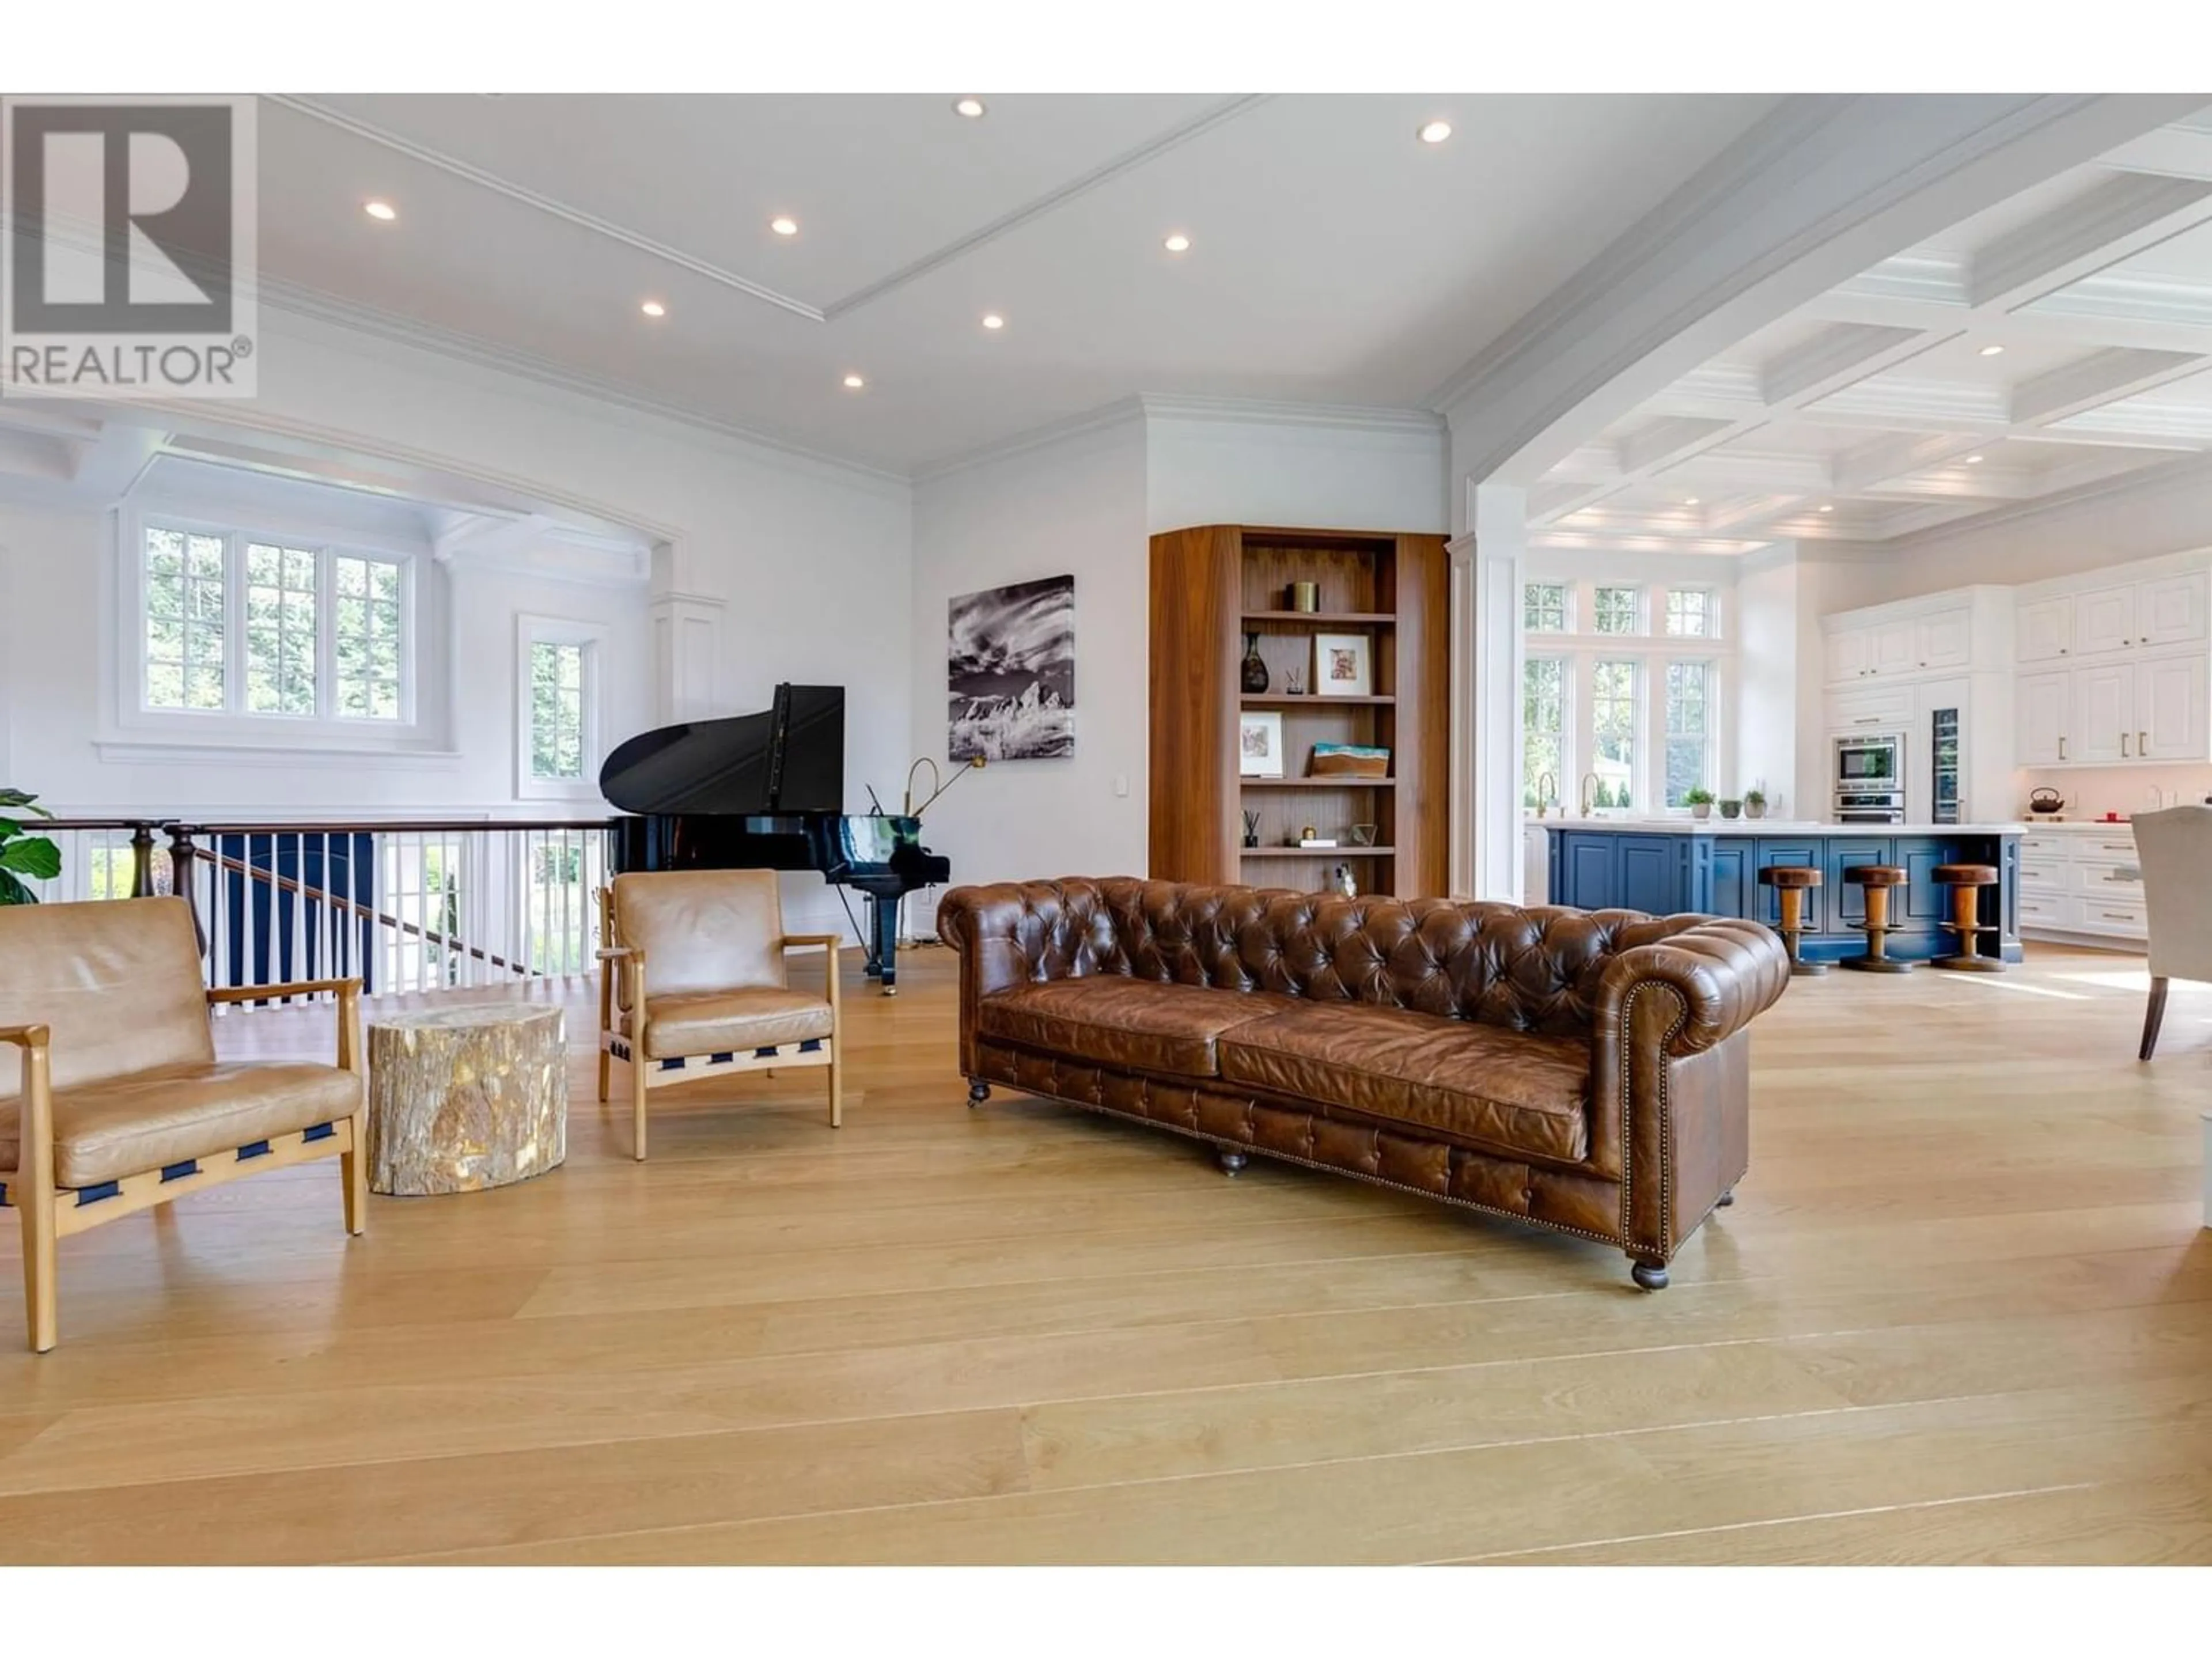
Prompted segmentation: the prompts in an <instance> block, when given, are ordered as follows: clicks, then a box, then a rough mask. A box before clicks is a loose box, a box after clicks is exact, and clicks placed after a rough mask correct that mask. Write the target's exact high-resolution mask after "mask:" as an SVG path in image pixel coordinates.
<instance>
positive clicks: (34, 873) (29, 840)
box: [0, 786, 62, 904]
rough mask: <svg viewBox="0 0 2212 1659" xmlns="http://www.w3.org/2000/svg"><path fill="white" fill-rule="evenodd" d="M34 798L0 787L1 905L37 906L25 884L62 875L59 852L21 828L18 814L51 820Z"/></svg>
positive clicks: (41, 837) (44, 840) (35, 898)
mask: <svg viewBox="0 0 2212 1659" xmlns="http://www.w3.org/2000/svg"><path fill="white" fill-rule="evenodd" d="M38 799H39V798H38V797H37V796H36V795H27V794H25V793H23V792H22V791H21V790H20V789H9V788H8V787H5V786H0V904H36V903H37V902H39V896H38V895H37V894H36V893H33V891H32V890H30V888H29V886H28V885H27V881H51V880H52V879H53V878H55V877H56V876H58V875H59V874H61V872H62V849H61V848H58V847H57V846H55V845H54V844H53V842H52V841H50V840H49V839H47V838H46V836H34V835H33V834H31V833H30V831H29V830H27V829H24V827H23V825H22V823H21V820H20V819H18V818H17V817H15V814H16V813H18V812H23V813H27V814H28V815H29V816H31V817H37V818H50V817H53V814H52V812H49V811H46V808H45V807H43V806H40V805H38Z"/></svg>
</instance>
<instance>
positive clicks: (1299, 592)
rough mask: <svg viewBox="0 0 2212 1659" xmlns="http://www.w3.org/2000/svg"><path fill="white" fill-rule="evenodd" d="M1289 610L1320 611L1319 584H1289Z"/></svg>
mask: <svg viewBox="0 0 2212 1659" xmlns="http://www.w3.org/2000/svg"><path fill="white" fill-rule="evenodd" d="M1320 609H1321V584H1320V583H1319V582H1292V583H1291V610H1293V611H1318V610H1320Z"/></svg>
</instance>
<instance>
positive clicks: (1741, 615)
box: [1724, 547, 1826, 817]
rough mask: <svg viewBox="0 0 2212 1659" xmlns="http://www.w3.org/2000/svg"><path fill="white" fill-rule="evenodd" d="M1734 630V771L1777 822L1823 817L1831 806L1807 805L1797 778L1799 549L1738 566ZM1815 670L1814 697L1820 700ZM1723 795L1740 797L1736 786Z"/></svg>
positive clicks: (1801, 655) (1801, 658)
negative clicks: (1759, 793)
mask: <svg viewBox="0 0 2212 1659" xmlns="http://www.w3.org/2000/svg"><path fill="white" fill-rule="evenodd" d="M1738 569H1739V573H1740V574H1738V576H1737V580H1736V584H1735V607H1734V626H1735V637H1736V658H1735V665H1736V667H1735V699H1734V708H1735V717H1736V746H1735V754H1736V772H1737V775H1738V776H1739V777H1740V779H1741V785H1742V787H1743V788H1751V787H1759V788H1763V789H1764V790H1765V793H1766V810H1767V811H1769V812H1770V813H1771V814H1773V815H1774V816H1775V817H1808V816H1811V817H1823V816H1825V815H1826V802H1825V801H1820V802H1808V800H1807V799H1805V798H1804V796H1803V793H1802V787H1801V785H1800V783H1799V780H1798V764H1797V762H1798V745H1799V733H1798V720H1797V710H1798V707H1799V704H1800V701H1801V699H1802V697H1803V696H1804V683H1803V677H1802V672H1801V670H1802V666H1803V664H1804V657H1805V653H1804V652H1803V650H1802V648H1801V646H1800V641H1799V629H1798V618H1799V616H1800V614H1801V606H1800V604H1799V595H1800V592H1801V587H1800V580H1799V579H1800V575H1801V570H1800V566H1799V562H1798V558H1797V551H1796V548H1794V547H1782V548H1778V549H1775V550H1771V551H1769V552H1766V553H1764V554H1760V555H1757V556H1753V557H1751V558H1747V559H1746V560H1745V561H1744V562H1743V563H1742V564H1741V566H1740V567H1738ZM1819 679H1820V675H1819V672H1818V671H1817V669H1816V670H1814V673H1813V682H1814V684H1813V688H1812V695H1813V696H1814V698H1815V699H1817V698H1818V697H1819V695H1820V688H1819ZM1724 793H1729V794H1736V793H1741V792H1740V790H1737V789H1733V788H1732V789H1729V790H1727V791H1725V792H1724Z"/></svg>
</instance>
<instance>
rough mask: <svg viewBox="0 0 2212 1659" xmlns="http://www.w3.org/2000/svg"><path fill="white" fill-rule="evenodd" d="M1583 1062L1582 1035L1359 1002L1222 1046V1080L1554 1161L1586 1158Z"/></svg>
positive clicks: (1322, 1009)
mask: <svg viewBox="0 0 2212 1659" xmlns="http://www.w3.org/2000/svg"><path fill="white" fill-rule="evenodd" d="M1590 1059H1591V1049H1590V1043H1589V1038H1587V1037H1580V1036H1572V1037H1570V1036H1542V1035H1541V1034H1539V1033H1537V1032H1534V1031H1514V1030H1506V1029H1504V1027H1501V1026H1496V1025H1485V1024H1478V1023H1476V1022H1474V1021H1472V1020H1462V1019H1438V1018H1436V1017H1435V1016H1433V1015H1431V1014H1417V1013H1412V1012H1407V1010H1405V1009H1402V1008H1382V1007H1376V1006H1374V1005H1373V1004H1371V1003H1360V1002H1335V1003H1330V1002H1320V1001H1315V1002H1308V1003H1301V1004H1299V1005H1298V1006H1297V1012H1294V1013H1288V1014H1285V1015H1282V1016H1280V1017H1279V1018H1273V1019H1267V1020H1262V1021H1260V1022H1258V1023H1256V1024H1249V1025H1242V1026H1239V1027H1238V1028H1237V1030H1234V1031H1231V1032H1229V1033H1228V1034H1226V1035H1225V1036H1223V1038H1222V1039H1221V1075H1222V1076H1223V1078H1224V1079H1227V1080H1228V1081H1230V1082H1232V1083H1240V1084H1243V1085H1247V1086H1249V1087H1250V1088H1254V1089H1257V1090H1261V1091H1265V1092H1267V1093H1268V1094H1273V1095H1279V1096H1283V1097H1288V1098H1290V1099H1293V1100H1301V1101H1310V1102H1313V1103H1316V1104H1318V1105H1320V1106H1322V1107H1323V1108H1324V1109H1326V1110H1328V1111H1329V1112H1330V1113H1331V1114H1332V1115H1339V1114H1351V1115H1357V1116H1359V1117H1364V1118H1379V1119H1382V1120H1384V1121H1389V1122H1395V1123H1405V1124H1413V1125H1418V1126H1419V1127H1422V1128H1424V1129H1426V1130H1428V1131H1430V1132H1431V1133H1435V1134H1438V1135H1440V1136H1442V1137H1443V1138H1445V1139H1450V1140H1455V1141H1458V1142H1460V1143H1462V1144H1463V1145H1471V1146H1480V1147H1484V1148H1487V1149H1489V1150H1491V1151H1493V1152H1505V1153H1508V1154H1510V1155H1511V1156H1514V1157H1516V1158H1546V1159H1550V1160H1552V1161H1553V1162H1555V1163H1562V1164H1572V1163H1578V1162H1580V1161H1581V1160H1582V1159H1583V1158H1584V1157H1585V1156H1586V1155H1587V1154H1588V1152H1589V1097H1590Z"/></svg>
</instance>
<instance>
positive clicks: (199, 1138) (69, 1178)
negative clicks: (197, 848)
mask: <svg viewBox="0 0 2212 1659" xmlns="http://www.w3.org/2000/svg"><path fill="white" fill-rule="evenodd" d="M325 991H327V992H334V993H336V994H337V1028H338V1029H337V1064H336V1065H334V1066H321V1065H312V1064H306V1063H292V1062H283V1063H279V1062H248V1061H242V1060H217V1059H216V1054H215V1038H214V1033H213V1030H212V1029H211V1028H210V1024H209V1019H208V1016H209V1013H210V1008H211V1006H212V1005H214V1004H216V1003H218V1002H246V1001H258V1000H261V999H263V998H264V997H283V996H301V995H306V994H311V993H316V992H325ZM360 994H361V981H359V980H357V979H344V980H316V981H311V982H306V983H301V984H295V985H258V986H253V987H247V988H244V989H240V990H228V989H225V990H216V991H210V990H208V989H206V988H205V987H204V986H203V984H202V982H201V979H200V952H199V940H198V939H197V935H196V934H195V933H194V930H193V927H192V915H191V909H190V908H188V907H187V906H186V905H185V902H184V901H183V900H182V899H179V898H143V899H115V900H108V901H104V902H89V903H82V904H21V905H8V906H0V1048H15V1050H16V1051H17V1052H18V1054H20V1056H21V1085H20V1087H19V1088H17V1089H16V1091H15V1092H14V1093H12V1094H9V1093H0V1204H4V1205H6V1206H11V1207H13V1208H14V1209H15V1210H16V1211H18V1212H20V1213H21V1217H22V1224H23V1297H24V1304H25V1313H26V1314H27V1317H28V1320H29V1323H30V1330H31V1346H32V1348H33V1351H35V1352H39V1353H44V1352H46V1351H47V1350H48V1349H50V1348H52V1346H54V1344H55V1342H56V1341H57V1340H58V1335H59V1326H58V1316H57V1311H56V1299H55V1290H54V1283H55V1260H54V1258H55V1255H56V1246H57V1244H58V1243H59V1241H60V1240H62V1239H64V1238H66V1237H69V1236H70V1234H72V1233H81V1232H82V1231H85V1230H86V1229H87V1228H88V1227H97V1226H99V1225H100V1224H101V1223H103V1222H107V1221H113V1220H116V1219H118V1218H121V1217H123V1216H126V1215H131V1214H135V1213H136V1212H138V1211H140V1210H143V1209H146V1208H149V1206H153V1205H156V1204H166V1203H168V1202H169V1201H170V1200H173V1199H178V1198H182V1197H183V1196H184V1195H185V1194H186V1193H194V1192H198V1191H199V1190H200V1189H201V1188H206V1187H215V1186H220V1185H222V1183H223V1182H228V1181H234V1180H236V1179H238V1177H240V1176H247V1175H255V1174H258V1173H259V1172H260V1171H262V1170H281V1169H283V1168H284V1167H285V1166H287V1165H288V1164H305V1163H307V1162H308V1161H310V1160H311V1159H314V1158H337V1159H338V1161H339V1176H340V1178H339V1185H340V1188H342V1190H343V1194H344V1201H345V1228H346V1231H347V1232H349V1233H358V1232H359V1231H361V1230H362V1223H363V1221H364V1219H365V1212H366V1211H367V1209H368V1164H367V1161H366V1159H365V1158H363V1157H362V1151H363V1148H364V1146H365V1140H364V1136H363V1129H364V1127H365V1126H364V1124H363V1121H362V1114H363V1113H364V1111H365V1110H366V1091H365V1090H364V1089H363V1087H362V1048H361V1005H360ZM6 1069H7V1068H5V1067H0V1091H5V1090H7V1089H8V1088H9V1079H8V1078H7V1077H6V1075H5V1071H6Z"/></svg>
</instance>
